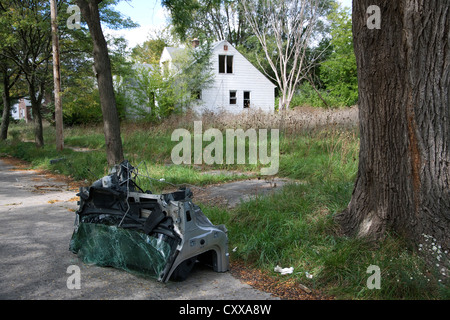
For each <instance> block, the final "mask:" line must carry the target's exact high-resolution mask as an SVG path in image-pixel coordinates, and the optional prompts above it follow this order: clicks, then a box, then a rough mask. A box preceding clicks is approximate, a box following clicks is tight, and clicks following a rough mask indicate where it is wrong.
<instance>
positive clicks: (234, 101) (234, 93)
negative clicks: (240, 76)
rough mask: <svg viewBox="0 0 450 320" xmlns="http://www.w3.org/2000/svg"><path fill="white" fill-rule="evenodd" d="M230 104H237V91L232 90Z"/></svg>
mask: <svg viewBox="0 0 450 320" xmlns="http://www.w3.org/2000/svg"><path fill="white" fill-rule="evenodd" d="M230 104H237V94H236V91H230Z"/></svg>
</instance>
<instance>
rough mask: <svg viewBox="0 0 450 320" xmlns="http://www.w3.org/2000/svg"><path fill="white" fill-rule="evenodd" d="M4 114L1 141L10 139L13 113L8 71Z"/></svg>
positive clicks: (4, 90) (4, 93)
mask: <svg viewBox="0 0 450 320" xmlns="http://www.w3.org/2000/svg"><path fill="white" fill-rule="evenodd" d="M2 80H3V94H2V100H3V114H2V124H1V129H0V141H2V140H6V139H7V138H8V127H9V119H10V112H11V103H10V100H9V99H10V97H9V76H8V74H7V70H5V73H4V74H3V79H2Z"/></svg>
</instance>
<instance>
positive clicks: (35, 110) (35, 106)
mask: <svg viewBox="0 0 450 320" xmlns="http://www.w3.org/2000/svg"><path fill="white" fill-rule="evenodd" d="M43 90H44V85H43V84H41V85H40V86H39V93H38V92H36V77H35V75H32V76H31V80H29V81H28V93H29V95H30V102H31V112H32V115H33V123H34V142H35V144H36V147H37V148H41V147H43V146H44V128H43V126H42V113H41V106H42V98H43V97H44V91H43Z"/></svg>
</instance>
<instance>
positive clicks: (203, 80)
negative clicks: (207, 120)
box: [123, 44, 212, 121]
mask: <svg viewBox="0 0 450 320" xmlns="http://www.w3.org/2000/svg"><path fill="white" fill-rule="evenodd" d="M210 54H211V48H210V46H209V44H206V45H205V46H201V47H198V48H197V49H195V50H193V49H180V50H179V54H178V55H177V56H176V58H175V59H174V60H173V61H172V64H173V66H174V68H173V69H172V70H164V72H163V70H161V68H160V66H159V64H136V65H135V67H134V73H133V74H132V75H130V76H129V78H128V79H125V82H124V85H123V87H124V90H126V91H127V92H128V97H129V104H128V110H129V111H131V113H132V115H131V116H132V117H135V118H138V119H141V120H146V121H160V120H162V119H164V118H167V117H168V116H170V115H171V114H174V113H180V112H182V111H185V110H186V109H187V108H189V107H190V106H192V105H193V103H195V101H196V100H197V97H196V95H195V93H196V92H199V91H200V90H202V89H203V88H206V87H207V86H208V84H209V83H210V81H211V78H212V73H211V71H210ZM125 88H126V89H125Z"/></svg>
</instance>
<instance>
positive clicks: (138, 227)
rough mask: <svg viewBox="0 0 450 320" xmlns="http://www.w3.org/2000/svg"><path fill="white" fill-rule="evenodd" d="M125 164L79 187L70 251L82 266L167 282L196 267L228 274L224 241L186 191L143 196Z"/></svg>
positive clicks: (224, 235) (223, 235) (134, 172)
mask: <svg viewBox="0 0 450 320" xmlns="http://www.w3.org/2000/svg"><path fill="white" fill-rule="evenodd" d="M137 171H138V170H136V169H135V168H134V167H133V166H131V164H130V163H129V162H128V161H124V162H122V163H121V164H120V165H119V166H116V167H115V168H114V169H113V170H111V172H110V174H109V175H107V176H105V177H103V178H101V179H99V180H97V181H95V182H94V183H93V184H92V185H91V186H90V187H81V188H80V192H79V193H78V194H77V196H79V197H80V201H79V203H78V204H79V208H78V210H77V211H76V217H75V228H74V232H73V235H72V238H71V241H70V251H72V252H73V253H75V254H77V255H78V257H79V258H80V259H81V260H82V261H83V263H86V264H95V265H98V266H103V267H106V266H108V267H113V268H118V269H122V270H126V271H128V272H132V273H137V274H140V275H144V276H149V277H152V278H156V279H157V280H158V281H161V282H167V281H169V279H171V280H175V281H181V280H184V279H186V278H187V276H188V275H189V274H190V272H191V270H192V268H193V266H194V265H195V263H197V262H203V263H205V264H208V265H210V266H212V268H213V269H214V271H216V272H226V271H228V270H229V254H228V236H227V229H226V228H225V226H224V225H217V226H215V225H213V224H212V223H211V222H210V220H209V219H208V218H207V217H206V216H205V215H204V214H203V212H202V211H201V209H200V208H199V207H198V206H197V205H195V204H194V203H193V202H192V196H193V194H192V192H191V190H190V189H189V188H185V187H180V188H178V190H177V191H175V192H171V193H166V194H153V193H152V192H151V191H143V190H142V189H141V188H140V187H139V186H138V185H137V184H136V177H137V174H138V173H137Z"/></svg>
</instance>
